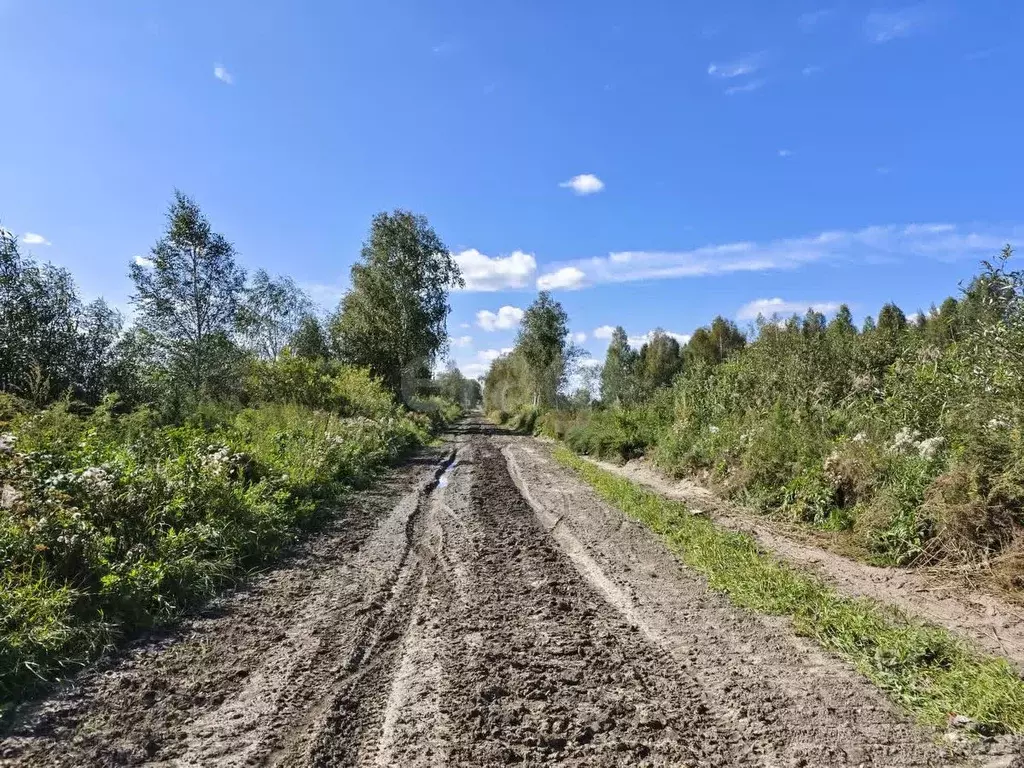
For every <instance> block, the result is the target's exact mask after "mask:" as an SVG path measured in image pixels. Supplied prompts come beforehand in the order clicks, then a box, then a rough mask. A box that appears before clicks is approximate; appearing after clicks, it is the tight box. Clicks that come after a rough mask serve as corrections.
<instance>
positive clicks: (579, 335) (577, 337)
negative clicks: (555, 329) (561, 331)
mask: <svg viewBox="0 0 1024 768" xmlns="http://www.w3.org/2000/svg"><path fill="white" fill-rule="evenodd" d="M572 340H573V341H575V342H576V343H577V344H582V343H583V342H585V341H586V340H587V334H585V333H584V332H583V331H577V332H576V333H574V334H573V335H572Z"/></svg>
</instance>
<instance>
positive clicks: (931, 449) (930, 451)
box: [917, 436, 946, 459]
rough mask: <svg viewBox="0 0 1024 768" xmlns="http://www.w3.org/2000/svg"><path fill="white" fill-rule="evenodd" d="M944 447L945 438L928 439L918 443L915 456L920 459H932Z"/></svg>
mask: <svg viewBox="0 0 1024 768" xmlns="http://www.w3.org/2000/svg"><path fill="white" fill-rule="evenodd" d="M945 445H946V438H944V437H938V436H936V437H929V438H928V439H927V440H922V441H921V442H920V443H918V445H917V455H918V456H920V457H921V458H922V459H934V458H935V457H936V456H938V455H939V451H941V450H942V448H943V447H944V446H945Z"/></svg>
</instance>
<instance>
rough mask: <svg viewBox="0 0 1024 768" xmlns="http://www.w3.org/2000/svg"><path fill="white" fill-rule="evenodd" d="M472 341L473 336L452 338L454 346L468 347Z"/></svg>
mask: <svg viewBox="0 0 1024 768" xmlns="http://www.w3.org/2000/svg"><path fill="white" fill-rule="evenodd" d="M472 343H473V337H472V336H456V337H455V338H454V339H452V346H453V347H468V346H469V345H470V344H472Z"/></svg>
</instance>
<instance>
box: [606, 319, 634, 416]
mask: <svg viewBox="0 0 1024 768" xmlns="http://www.w3.org/2000/svg"><path fill="white" fill-rule="evenodd" d="M635 366H636V353H635V352H634V351H633V350H632V349H631V348H630V346H629V339H628V337H627V336H626V329H625V328H623V327H622V326H621V325H620V326H618V327H617V328H616V329H615V330H614V331H612V337H611V339H610V340H609V342H608V351H607V352H606V353H605V358H604V367H603V368H602V369H601V399H602V400H603V401H604V402H605V403H606V404H608V405H621V404H623V403H626V402H629V401H630V400H632V399H633V398H632V397H631V393H630V391H629V389H630V387H629V385H630V383H631V379H632V377H633V375H634V368H635Z"/></svg>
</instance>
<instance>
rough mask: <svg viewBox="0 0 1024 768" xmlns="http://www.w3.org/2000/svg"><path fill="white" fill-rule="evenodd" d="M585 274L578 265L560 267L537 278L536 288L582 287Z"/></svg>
mask: <svg viewBox="0 0 1024 768" xmlns="http://www.w3.org/2000/svg"><path fill="white" fill-rule="evenodd" d="M586 278H587V276H586V274H584V272H583V270H581V269H580V268H579V267H561V268H560V269H556V270H554V271H553V272H548V273H546V274H543V275H541V276H540V277H538V278H537V288H538V289H540V290H542V291H551V290H555V289H557V288H566V289H568V290H574V289H576V288H582V287H583V283H584V281H585V280H586Z"/></svg>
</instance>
